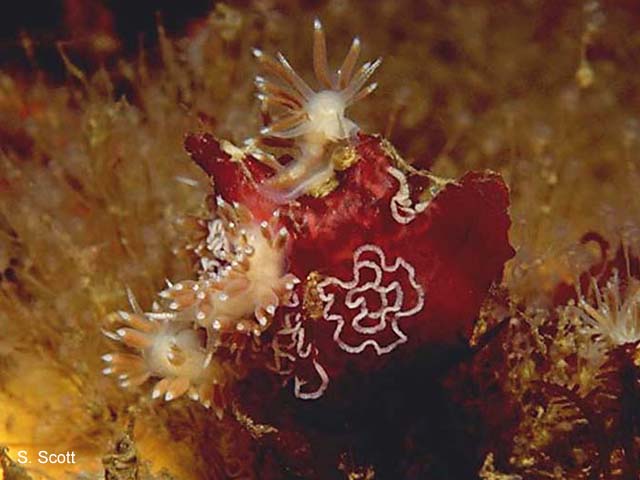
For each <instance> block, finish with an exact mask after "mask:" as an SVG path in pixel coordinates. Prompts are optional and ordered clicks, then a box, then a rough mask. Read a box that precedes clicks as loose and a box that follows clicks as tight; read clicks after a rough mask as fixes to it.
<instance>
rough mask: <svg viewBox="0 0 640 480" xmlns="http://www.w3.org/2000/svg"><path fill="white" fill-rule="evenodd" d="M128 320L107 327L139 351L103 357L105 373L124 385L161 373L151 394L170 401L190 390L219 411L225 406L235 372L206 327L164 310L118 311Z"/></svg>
mask: <svg viewBox="0 0 640 480" xmlns="http://www.w3.org/2000/svg"><path fill="white" fill-rule="evenodd" d="M118 315H119V317H120V318H119V319H120V322H121V323H122V324H123V326H121V327H120V328H118V329H117V330H115V332H105V334H106V335H107V336H108V337H109V338H112V339H114V340H119V341H121V342H122V343H123V344H124V345H126V346H127V347H129V348H131V349H132V350H133V351H134V352H135V353H108V354H106V355H103V356H102V359H103V360H104V361H105V362H106V364H107V366H106V368H105V369H104V370H103V371H102V372H103V373H104V374H105V375H112V374H113V375H117V376H118V379H119V380H120V386H122V387H125V388H126V387H134V386H139V385H142V384H143V383H145V382H146V381H147V380H148V379H150V378H159V380H158V381H157V382H156V384H155V387H154V388H153V392H152V397H153V398H159V397H163V398H164V399H165V400H166V401H170V400H173V399H176V398H179V397H181V396H183V395H184V394H187V395H188V396H189V397H190V398H192V399H193V400H199V401H200V402H201V403H202V404H203V405H204V406H205V407H207V408H209V407H211V406H213V407H214V410H215V412H216V414H217V415H218V416H220V415H221V414H222V410H223V408H224V406H225V403H226V402H225V400H224V387H225V386H226V385H227V383H228V381H229V380H230V379H231V377H232V376H233V373H232V372H231V371H229V370H228V369H226V368H225V366H224V365H222V364H221V363H218V362H216V361H215V359H214V358H213V355H212V353H211V352H208V351H207V345H206V332H205V331H204V330H202V329H199V330H198V329H194V328H193V327H192V326H191V325H190V324H188V323H185V322H180V321H176V319H175V317H172V316H171V315H167V314H160V313H155V314H154V313H142V312H136V313H128V312H119V313H118Z"/></svg>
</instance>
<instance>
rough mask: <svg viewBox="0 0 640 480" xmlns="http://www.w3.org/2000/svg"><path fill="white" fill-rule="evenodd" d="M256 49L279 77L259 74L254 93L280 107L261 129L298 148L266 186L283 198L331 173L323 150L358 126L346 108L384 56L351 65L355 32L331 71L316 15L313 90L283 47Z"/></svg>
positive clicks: (367, 88)
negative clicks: (277, 50) (270, 52)
mask: <svg viewBox="0 0 640 480" xmlns="http://www.w3.org/2000/svg"><path fill="white" fill-rule="evenodd" d="M254 55H255V57H256V58H257V59H258V61H259V62H260V63H261V65H262V66H263V67H264V68H265V70H266V71H267V72H268V73H270V74H271V75H273V77H274V78H275V79H276V80H277V81H279V83H274V82H272V81H269V80H267V79H265V78H264V77H261V76H258V77H257V78H256V85H257V87H258V89H259V90H260V93H259V94H258V98H259V99H260V100H261V101H262V102H263V104H264V105H265V106H267V107H269V106H276V107H279V108H280V109H281V110H283V111H284V113H283V114H282V115H281V116H279V117H278V118H277V119H276V120H275V121H274V122H273V123H272V124H271V125H269V126H267V127H264V128H263V129H262V130H261V132H260V133H261V134H262V135H264V136H270V137H277V138H284V139H296V140H297V142H296V146H297V147H298V149H299V151H300V152H299V155H298V156H297V157H296V158H295V160H294V162H292V163H291V164H290V165H288V166H287V167H286V168H284V169H283V170H282V171H280V172H279V173H277V174H276V176H275V177H274V178H272V179H271V180H270V181H269V182H267V184H266V187H267V188H266V189H264V193H267V194H268V195H269V196H270V197H272V198H275V199H276V200H278V201H281V202H286V201H288V200H292V199H294V198H296V197H298V196H300V195H302V194H304V193H307V192H308V191H309V190H310V189H311V188H312V187H314V186H317V185H318V184H322V183H323V182H325V181H326V180H327V179H329V178H331V176H332V175H333V166H332V164H331V162H330V161H329V159H328V156H327V155H326V151H325V150H326V147H327V145H328V144H331V143H334V142H338V141H341V140H345V139H349V138H353V137H354V135H355V133H356V132H357V131H358V127H357V125H356V124H355V123H354V122H353V121H351V120H350V119H348V118H347V117H346V116H345V111H346V109H347V108H348V107H349V106H351V105H352V104H354V103H355V102H357V101H359V100H361V99H363V98H365V97H366V96H367V95H369V94H370V93H371V92H373V91H374V90H375V89H376V87H377V84H376V83H372V84H369V85H366V83H367V81H368V80H369V78H370V77H371V75H372V74H373V73H374V72H375V71H376V69H377V68H378V67H379V66H380V64H381V63H382V59H380V58H378V59H377V60H375V61H373V62H367V63H365V64H364V65H362V67H360V69H359V70H357V71H355V67H356V64H357V61H358V56H359V55H360V40H359V39H358V38H355V39H354V40H353V42H352V44H351V48H350V49H349V52H348V53H347V56H346V57H345V59H344V61H343V63H342V66H341V67H340V68H339V69H338V71H337V73H336V74H335V75H332V74H331V73H330V71H329V65H328V61H327V47H326V40H325V36H324V31H323V29H322V24H321V23H320V21H319V20H317V19H316V20H315V22H314V42H313V69H314V72H315V76H316V79H317V80H318V82H319V83H320V84H321V86H322V88H323V89H322V90H320V91H318V92H316V91H314V90H313V89H311V87H309V86H308V85H307V83H306V82H305V81H304V80H303V79H302V78H301V77H300V76H299V75H298V74H297V73H296V72H295V70H294V69H293V68H292V67H291V65H290V64H289V62H288V61H287V59H286V58H285V57H284V56H283V55H282V54H281V53H278V54H277V60H276V59H274V58H272V57H270V56H268V55H266V54H265V53H263V52H262V51H260V50H257V49H255V50H254Z"/></svg>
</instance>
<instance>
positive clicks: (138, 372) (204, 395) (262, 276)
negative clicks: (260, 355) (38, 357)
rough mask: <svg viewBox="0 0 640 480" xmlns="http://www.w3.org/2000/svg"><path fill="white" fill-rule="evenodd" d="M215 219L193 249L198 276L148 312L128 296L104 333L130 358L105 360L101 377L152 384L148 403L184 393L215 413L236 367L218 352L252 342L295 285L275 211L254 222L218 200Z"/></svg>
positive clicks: (172, 288) (236, 206)
mask: <svg viewBox="0 0 640 480" xmlns="http://www.w3.org/2000/svg"><path fill="white" fill-rule="evenodd" d="M216 214H217V215H216V217H215V218H214V219H212V220H211V221H209V222H208V223H207V224H206V225H207V229H208V231H207V234H206V235H205V237H204V240H203V245H202V246H201V248H200V249H199V250H200V252H201V255H202V261H203V262H204V263H205V265H206V268H204V269H203V273H202V274H201V275H200V278H199V279H198V280H188V281H182V282H178V283H175V284H169V286H168V288H166V289H165V290H163V291H161V292H160V294H159V296H160V299H159V301H158V302H156V303H155V305H154V309H153V311H152V312H150V313H144V312H143V311H142V309H140V307H139V306H138V305H137V303H136V302H135V300H134V299H132V298H130V301H131V304H132V307H133V310H134V312H133V313H128V312H120V313H119V315H118V319H117V320H118V321H117V322H114V323H115V326H116V327H117V328H115V329H110V330H108V331H106V332H105V333H106V335H107V336H108V337H109V338H111V339H113V340H118V341H121V342H122V343H123V344H124V345H125V346H127V347H129V348H130V349H132V350H133V352H132V353H113V354H107V355H105V356H104V357H103V359H104V360H105V362H107V363H108V366H107V367H106V368H105V370H104V371H103V372H104V373H105V374H118V375H119V378H120V380H121V385H122V386H124V387H127V386H138V385H141V384H143V383H144V382H145V381H146V380H147V379H149V378H152V377H155V378H159V379H160V380H159V381H158V383H157V384H156V386H155V388H154V390H153V394H152V396H153V397H154V398H157V397H160V396H163V397H164V399H165V400H167V401H168V400H173V399H175V398H178V397H180V396H182V395H184V394H188V395H189V396H190V397H191V398H193V399H196V400H199V401H200V402H202V404H203V405H205V406H206V407H209V406H214V408H215V409H216V413H219V412H221V410H222V407H223V406H224V402H223V398H222V392H223V390H224V386H225V385H226V384H227V383H228V381H229V380H230V379H232V377H233V376H234V375H235V374H236V373H237V368H236V367H237V366H236V365H228V364H225V363H222V362H220V361H219V359H218V355H217V354H218V353H220V351H221V350H224V349H226V353H234V352H235V353H237V352H238V351H239V350H240V349H241V348H242V345H243V342H244V343H247V340H250V339H254V340H257V338H258V337H259V336H260V335H261V333H262V332H263V331H264V330H265V329H266V328H268V326H269V325H270V323H271V321H272V319H273V316H274V314H275V312H276V309H277V307H278V306H279V305H280V304H281V303H285V302H287V301H288V299H289V297H290V296H291V293H292V291H293V290H294V288H295V286H296V284H297V283H298V279H297V278H296V277H295V276H294V275H291V274H288V273H286V272H285V269H286V262H285V254H286V246H287V240H288V237H289V235H288V231H287V229H286V228H284V227H280V226H279V215H278V213H277V211H276V212H275V213H274V214H273V215H272V217H271V219H270V220H268V221H267V220H264V221H261V222H257V221H256V220H255V219H254V217H253V215H252V214H251V212H250V211H249V210H248V209H246V208H245V207H243V206H242V205H240V204H230V203H228V202H225V201H224V200H223V199H222V198H221V197H218V199H217V210H216ZM228 356H229V355H227V357H228ZM227 363H229V362H227ZM230 363H232V364H233V362H230Z"/></svg>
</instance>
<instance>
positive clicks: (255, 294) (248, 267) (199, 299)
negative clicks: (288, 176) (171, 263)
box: [160, 197, 299, 336]
mask: <svg viewBox="0 0 640 480" xmlns="http://www.w3.org/2000/svg"><path fill="white" fill-rule="evenodd" d="M217 207H218V208H217V213H218V216H219V218H220V220H221V221H222V228H221V229H220V230H218V231H217V232H215V233H216V234H217V235H218V236H224V240H223V239H222V238H219V239H211V238H209V241H214V242H215V243H218V244H226V245H229V249H228V250H223V251H220V252H218V255H221V256H222V257H224V258H223V260H224V262H225V266H224V267H222V268H220V269H219V271H218V272H217V273H216V274H215V276H214V277H212V278H210V279H204V280H199V281H185V282H179V283H176V284H174V285H172V286H170V287H169V288H167V289H166V290H164V291H162V292H160V296H161V297H162V298H164V299H166V300H168V301H169V302H170V303H169V309H170V310H171V311H173V312H177V313H181V314H184V313H192V314H193V315H194V317H195V322H196V323H197V324H198V325H199V326H201V327H204V328H206V329H208V330H211V331H212V333H213V334H214V335H215V334H216V333H217V332H219V333H234V332H239V333H246V334H254V335H255V336H259V335H260V333H261V332H262V331H264V330H265V329H266V328H267V327H268V326H269V325H270V323H271V320H272V319H273V315H274V314H275V311H276V309H277V308H278V306H279V305H280V304H281V303H282V302H283V301H286V300H287V299H288V298H289V296H290V295H291V292H292V291H293V289H294V287H295V285H296V284H297V283H298V282H299V280H298V279H297V278H296V277H295V276H294V275H292V274H287V273H285V267H286V265H285V263H286V262H285V250H286V244H287V240H288V238H289V233H288V231H287V229H286V228H284V227H281V228H278V223H279V215H278V213H277V211H276V213H275V214H274V215H273V216H272V217H271V219H270V221H263V222H260V223H257V222H256V221H255V220H254V219H253V216H252V214H251V212H250V211H249V210H248V209H247V208H246V207H244V206H243V205H240V204H234V205H232V204H230V203H228V202H225V201H224V200H223V199H222V198H221V197H218V199H217Z"/></svg>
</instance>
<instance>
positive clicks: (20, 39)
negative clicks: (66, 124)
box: [0, 0, 242, 75]
mask: <svg viewBox="0 0 640 480" xmlns="http://www.w3.org/2000/svg"><path fill="white" fill-rule="evenodd" d="M215 3H216V2H215V1H214V0H188V1H183V0H180V1H178V0H105V1H100V0H21V1H15V2H5V3H4V5H3V6H4V8H3V11H2V13H0V69H12V70H13V69H16V68H19V69H22V68H28V67H29V66H33V63H36V64H37V66H38V67H39V68H40V69H44V70H45V71H47V72H49V73H52V74H54V75H55V74H58V73H60V72H61V71H62V70H63V67H62V62H61V60H60V56H59V54H58V52H57V44H60V45H62V46H63V47H64V49H65V51H67V52H69V53H70V54H72V55H73V58H74V61H76V60H77V59H78V58H79V59H80V60H79V61H80V63H81V66H83V67H91V64H92V63H93V62H100V61H101V60H105V59H106V58H107V57H113V56H116V57H117V56H123V55H124V56H126V55H130V54H132V53H134V52H135V51H137V49H138V48H139V46H140V45H144V46H145V47H151V46H153V45H155V42H156V38H157V22H158V19H160V21H161V22H162V24H163V25H164V27H165V29H166V31H167V33H168V34H169V35H172V36H173V35H181V34H184V33H185V32H186V31H187V29H188V27H189V24H190V23H191V22H193V21H194V20H195V19H200V18H204V17H205V16H206V15H207V13H209V12H210V11H211V10H212V8H213V7H214V5H215ZM230 3H234V4H238V3H242V2H230ZM25 39H28V40H27V41H28V42H29V43H30V44H31V46H32V51H33V58H32V59H31V60H29V59H28V58H27V57H28V56H27V55H26V54H25V48H24V40H25ZM96 39H98V40H96ZM100 39H101V40H100ZM101 42H102V43H101ZM83 62H84V63H83Z"/></svg>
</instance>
